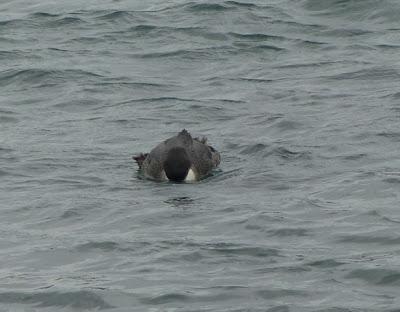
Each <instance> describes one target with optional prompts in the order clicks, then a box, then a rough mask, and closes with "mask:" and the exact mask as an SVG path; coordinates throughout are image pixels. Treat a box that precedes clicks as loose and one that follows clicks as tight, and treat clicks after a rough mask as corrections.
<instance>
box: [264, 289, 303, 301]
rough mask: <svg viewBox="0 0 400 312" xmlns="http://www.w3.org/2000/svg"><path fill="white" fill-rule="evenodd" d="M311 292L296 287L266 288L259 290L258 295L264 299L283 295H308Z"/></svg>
mask: <svg viewBox="0 0 400 312" xmlns="http://www.w3.org/2000/svg"><path fill="white" fill-rule="evenodd" d="M308 295H309V294H308V293H307V292H305V291H300V290H295V289H265V290H259V291H257V296H260V297H262V298H264V299H268V300H270V299H275V298H281V297H292V296H296V297H299V296H300V297H306V296H308Z"/></svg>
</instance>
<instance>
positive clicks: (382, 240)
mask: <svg viewBox="0 0 400 312" xmlns="http://www.w3.org/2000/svg"><path fill="white" fill-rule="evenodd" d="M339 242H342V243H357V244H371V243H376V244H380V245H398V244H400V237H389V236H372V235H346V236H343V237H342V238H340V239H339Z"/></svg>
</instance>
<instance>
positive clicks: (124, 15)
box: [96, 11, 133, 22]
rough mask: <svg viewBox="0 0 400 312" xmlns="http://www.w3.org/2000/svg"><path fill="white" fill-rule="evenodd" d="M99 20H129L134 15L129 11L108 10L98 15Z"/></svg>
mask: <svg viewBox="0 0 400 312" xmlns="http://www.w3.org/2000/svg"><path fill="white" fill-rule="evenodd" d="M96 18H97V19H99V20H105V21H113V22H115V21H118V22H119V21H121V20H123V21H129V20H131V19H132V18H133V15H132V14H131V13H130V12H128V11H113V12H107V13H104V14H102V15H100V16H97V17H96Z"/></svg>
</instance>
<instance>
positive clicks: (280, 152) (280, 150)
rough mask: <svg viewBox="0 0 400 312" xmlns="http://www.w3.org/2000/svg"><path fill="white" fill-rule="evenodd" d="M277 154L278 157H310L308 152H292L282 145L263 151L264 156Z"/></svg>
mask: <svg viewBox="0 0 400 312" xmlns="http://www.w3.org/2000/svg"><path fill="white" fill-rule="evenodd" d="M271 155H274V156H278V157H280V158H284V159H309V158H310V152H293V151H291V150H288V149H286V148H284V147H276V148H274V149H272V150H270V151H268V152H267V153H265V155H264V156H271Z"/></svg>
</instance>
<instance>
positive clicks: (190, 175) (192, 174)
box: [185, 168, 196, 182]
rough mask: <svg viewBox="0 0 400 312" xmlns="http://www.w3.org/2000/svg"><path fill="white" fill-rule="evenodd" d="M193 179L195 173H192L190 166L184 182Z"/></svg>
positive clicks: (194, 179)
mask: <svg viewBox="0 0 400 312" xmlns="http://www.w3.org/2000/svg"><path fill="white" fill-rule="evenodd" d="M194 181H196V175H195V174H194V171H193V170H192V168H190V169H189V171H188V173H187V175H186V178H185V182H194Z"/></svg>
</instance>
